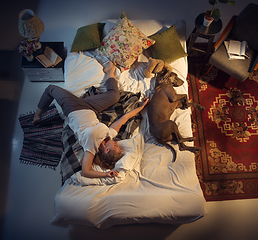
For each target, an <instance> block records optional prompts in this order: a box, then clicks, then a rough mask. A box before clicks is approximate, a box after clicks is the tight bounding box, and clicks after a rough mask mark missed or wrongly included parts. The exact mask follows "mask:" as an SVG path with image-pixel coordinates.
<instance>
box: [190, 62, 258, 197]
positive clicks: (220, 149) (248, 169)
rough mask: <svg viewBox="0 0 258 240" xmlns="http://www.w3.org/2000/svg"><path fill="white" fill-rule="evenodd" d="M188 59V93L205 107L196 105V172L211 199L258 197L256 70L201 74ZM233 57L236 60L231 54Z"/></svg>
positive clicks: (215, 71) (257, 87) (194, 129)
mask: <svg viewBox="0 0 258 240" xmlns="http://www.w3.org/2000/svg"><path fill="white" fill-rule="evenodd" d="M194 60H195V61H193V58H192V61H191V60H190V64H189V74H188V83H189V97H190V99H191V100H192V101H194V102H196V103H200V104H201V105H203V106H205V107H206V110H205V111H203V112H201V111H199V110H197V109H193V115H192V122H193V131H194V136H195V137H196V141H195V145H196V146H200V147H201V151H200V152H199V153H197V154H196V155H195V160H196V168H197V175H198V177H199V180H200V184H201V187H202V189H203V193H204V196H205V198H206V200H207V201H220V200H234V199H250V198H258V158H257V156H258V150H257V146H258V118H257V117H258V83H257V79H258V74H257V73H255V72H254V73H253V74H251V75H250V77H249V78H248V79H247V80H246V81H244V82H242V83H241V82H238V84H237V85H236V84H235V83H237V80H236V79H234V78H232V77H230V76H229V75H227V74H225V73H223V72H222V71H220V70H218V69H217V68H215V67H213V68H212V70H211V71H210V72H209V74H208V75H206V76H204V77H200V76H199V69H200V66H201V62H200V63H199V62H198V58H197V61H196V59H194ZM232 61H233V60H232Z"/></svg>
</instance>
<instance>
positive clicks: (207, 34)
mask: <svg viewBox="0 0 258 240" xmlns="http://www.w3.org/2000/svg"><path fill="white" fill-rule="evenodd" d="M203 19H204V13H201V14H199V15H198V16H197V17H196V19H195V28H194V30H193V31H192V33H191V35H190V37H189V39H188V40H187V45H188V49H187V51H188V54H189V55H190V54H191V52H192V51H193V50H195V51H199V52H203V53H205V57H204V61H203V63H204V64H206V63H207V61H208V57H209V55H210V53H211V50H212V47H213V40H214V37H215V35H216V34H218V33H219V32H220V31H221V29H222V21H221V19H219V20H218V21H217V22H216V21H213V22H212V23H211V24H210V26H208V27H205V26H204V25H203ZM198 37H199V38H204V39H207V40H208V45H207V48H206V49H205V50H203V49H200V48H196V47H194V44H195V41H196V39H197V38H198Z"/></svg>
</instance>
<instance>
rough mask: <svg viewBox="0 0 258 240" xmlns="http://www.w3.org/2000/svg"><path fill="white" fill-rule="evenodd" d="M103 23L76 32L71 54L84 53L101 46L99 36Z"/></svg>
mask: <svg viewBox="0 0 258 240" xmlns="http://www.w3.org/2000/svg"><path fill="white" fill-rule="evenodd" d="M104 26H105V23H94V24H91V25H87V26H84V27H81V28H79V29H78V30H77V32H76V35H75V38H74V40H73V44H72V48H71V52H78V51H86V50H91V49H95V48H97V47H99V46H100V45H101V35H102V31H103V28H104Z"/></svg>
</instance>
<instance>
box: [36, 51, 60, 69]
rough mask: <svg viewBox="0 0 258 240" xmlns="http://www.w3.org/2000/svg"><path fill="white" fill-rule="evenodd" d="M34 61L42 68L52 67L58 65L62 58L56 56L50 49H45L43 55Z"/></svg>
mask: <svg viewBox="0 0 258 240" xmlns="http://www.w3.org/2000/svg"><path fill="white" fill-rule="evenodd" d="M36 59H37V60H38V61H39V62H40V63H41V64H42V65H43V66H44V67H54V66H55V65H57V64H58V63H60V62H61V61H62V58H61V57H60V56H59V55H58V54H56V53H55V52H54V51H53V50H52V49H51V48H49V47H46V48H45V51H44V54H40V55H38V56H37V57H36Z"/></svg>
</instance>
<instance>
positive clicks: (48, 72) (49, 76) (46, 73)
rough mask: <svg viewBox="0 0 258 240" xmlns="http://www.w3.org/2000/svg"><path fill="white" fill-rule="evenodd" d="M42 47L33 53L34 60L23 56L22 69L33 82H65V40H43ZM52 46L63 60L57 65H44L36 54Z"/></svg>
mask: <svg viewBox="0 0 258 240" xmlns="http://www.w3.org/2000/svg"><path fill="white" fill-rule="evenodd" d="M41 44H42V47H41V49H39V50H37V51H35V52H34V53H33V55H34V59H33V61H32V62H29V61H27V59H26V58H25V57H23V58H22V69H23V71H24V73H25V74H26V75H27V77H28V78H29V80H30V81H31V82H64V60H65V51H64V43H63V42H41ZM47 46H48V47H50V48H52V49H53V50H54V51H55V52H56V53H57V54H58V55H59V56H60V57H61V58H62V59H63V60H62V61H61V62H60V63H58V64H57V65H56V66H55V67H49V68H46V67H44V66H43V65H42V64H41V63H40V62H39V61H38V60H37V59H36V56H37V55H40V54H43V53H44V51H45V48H46V47H47Z"/></svg>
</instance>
